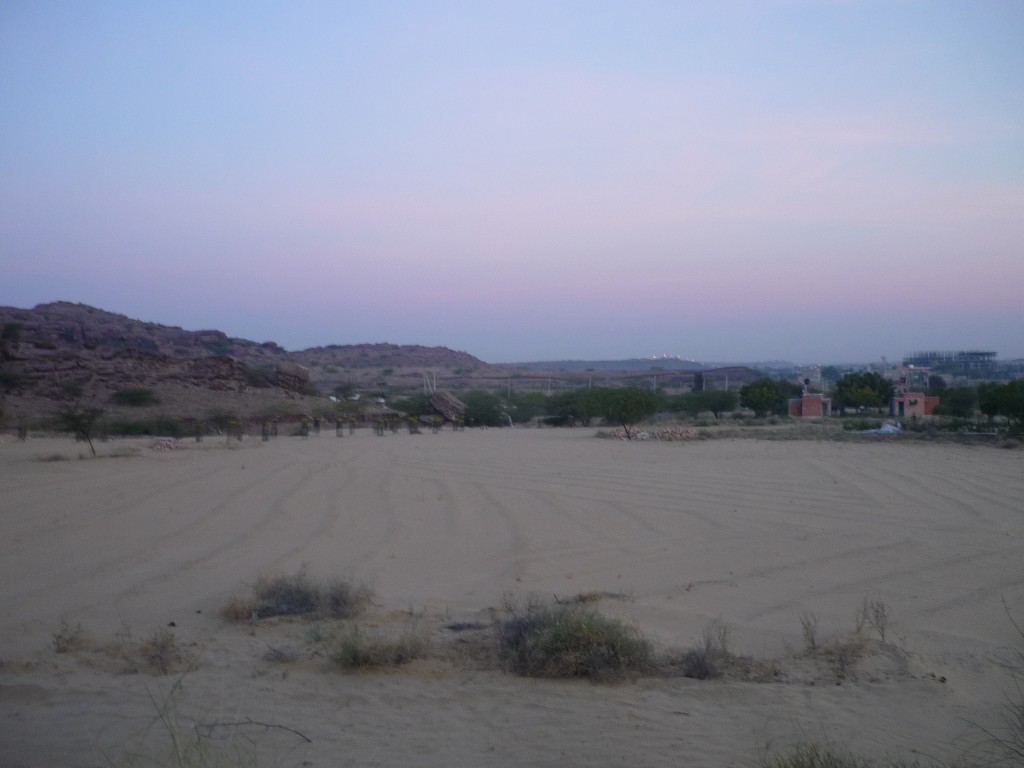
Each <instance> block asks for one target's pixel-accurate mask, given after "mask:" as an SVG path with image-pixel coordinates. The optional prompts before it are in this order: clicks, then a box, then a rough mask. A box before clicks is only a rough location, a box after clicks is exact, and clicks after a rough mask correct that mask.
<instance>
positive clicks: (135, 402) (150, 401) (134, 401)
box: [110, 387, 160, 408]
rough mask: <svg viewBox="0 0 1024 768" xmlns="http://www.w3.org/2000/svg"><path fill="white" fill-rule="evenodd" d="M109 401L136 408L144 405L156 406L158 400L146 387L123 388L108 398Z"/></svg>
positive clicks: (154, 393)
mask: <svg viewBox="0 0 1024 768" xmlns="http://www.w3.org/2000/svg"><path fill="white" fill-rule="evenodd" d="M110 399H111V400H112V401H113V402H114V403H116V404H117V405H127V406H131V407H134V408H138V407H141V406H145V405H156V404H157V403H159V402H160V398H159V397H158V396H157V394H156V392H154V391H153V390H152V389H148V388H146V387H125V388H124V389H119V390H117V391H116V392H115V393H114V394H112V395H111V396H110Z"/></svg>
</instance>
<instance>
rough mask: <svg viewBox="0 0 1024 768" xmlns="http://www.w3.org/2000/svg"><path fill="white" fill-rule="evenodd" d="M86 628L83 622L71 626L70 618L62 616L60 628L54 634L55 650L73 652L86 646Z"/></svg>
mask: <svg viewBox="0 0 1024 768" xmlns="http://www.w3.org/2000/svg"><path fill="white" fill-rule="evenodd" d="M85 642H86V636H85V629H83V627H82V625H81V624H75V625H74V626H71V624H69V623H68V620H67V619H65V618H64V617H63V616H61V617H60V629H58V630H57V631H56V632H54V634H53V650H54V651H56V652H57V653H72V652H73V651H78V650H81V649H82V648H84V647H85Z"/></svg>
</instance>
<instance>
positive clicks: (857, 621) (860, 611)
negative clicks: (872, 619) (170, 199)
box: [853, 597, 871, 635]
mask: <svg viewBox="0 0 1024 768" xmlns="http://www.w3.org/2000/svg"><path fill="white" fill-rule="evenodd" d="M870 612H871V606H870V605H869V604H868V599H867V597H865V598H864V599H863V600H862V601H861V604H860V605H859V606H858V607H857V611H856V613H854V617H853V630H854V632H856V633H857V634H858V635H859V634H860V633H861V632H863V631H864V625H865V624H867V621H868V614H869V613H870Z"/></svg>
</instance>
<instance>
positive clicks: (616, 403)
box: [590, 387, 658, 440]
mask: <svg viewBox="0 0 1024 768" xmlns="http://www.w3.org/2000/svg"><path fill="white" fill-rule="evenodd" d="M591 393H592V394H591V395H590V397H592V398H594V400H593V402H594V404H595V406H596V408H597V410H598V413H600V415H602V416H604V418H605V419H607V420H608V422H609V423H611V424H618V425H619V426H620V427H622V429H623V431H624V432H625V433H626V438H627V439H628V440H632V439H633V434H634V433H633V427H634V425H636V424H637V423H639V422H641V421H643V420H644V419H646V418H647V417H648V416H650V415H651V414H653V413H654V412H655V411H656V410H657V409H658V396H657V395H656V394H655V393H654V392H651V391H650V390H649V389H641V388H640V387H617V388H612V387H599V388H597V389H594V390H591Z"/></svg>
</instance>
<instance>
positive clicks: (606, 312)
mask: <svg viewBox="0 0 1024 768" xmlns="http://www.w3.org/2000/svg"><path fill="white" fill-rule="evenodd" d="M1022 39H1024V2H1020V1H1019V0H971V1H970V2H963V0H950V1H947V0H671V1H668V2H659V1H658V0H621V1H619V2H607V1H605V0H578V1H577V0H543V1H542V2H535V1H534V0H516V1H515V2H485V1H484V0H478V1H474V0H452V1H449V0H429V1H428V0H380V1H379V2H373V3H367V2H365V1H364V0H360V1H359V2H351V3H349V2H343V1H341V0H335V1H334V2H323V3H319V2H302V0H298V1H295V0H290V1H289V2H280V3H271V2H261V1H260V0H248V1H247V2H215V3H211V2H206V1H205V0H204V1H203V2H188V1H187V0H182V2H175V3H125V2H105V1H104V0H92V1H91V2H88V3H81V2H46V0H41V1H36V0H33V1H31V2H28V1H24V2H23V1H22V0H7V1H6V2H4V3H3V4H0V305H7V306H16V307H23V308H24V307H31V306H34V305H35V304H37V303H42V302H49V301H57V300H65V301H73V302H81V303H84V304H89V305H92V306H96V307H100V308H101V309H105V310H109V311H112V312H118V313H121V314H125V315H128V316H130V317H134V318H137V319H141V320H146V321H152V322H158V323H164V324H167V325H177V326H182V327H184V328H187V329H192V330H199V329H209V328H213V329H218V330H222V331H224V332H226V333H228V334H229V335H231V336H238V337H242V338H247V339H252V340H255V341H276V342H278V343H279V344H281V345H282V346H284V347H286V348H288V349H292V350H297V349H303V348H307V347H311V346H317V345H325V344H354V343H364V342H369V343H372V342H390V343H395V344H423V345H428V346H446V347H450V348H452V349H457V350H462V351H466V352H469V353H471V354H474V355H476V356H477V357H479V358H481V359H483V360H485V361H487V362H513V361H534V360H554V359H617V358H631V357H644V356H649V355H678V356H680V357H684V358H691V359H696V360H705V361H707V360H715V361H725V360H728V361H758V360H783V359H784V360H791V361H794V362H800V363H815V362H851V361H864V362H868V361H874V360H878V359H879V358H880V357H882V356H887V357H888V358H889V359H890V360H894V359H898V358H899V357H900V356H902V355H903V354H906V353H910V352H913V351H915V350H919V349H965V348H968V349H987V350H993V351H996V352H998V354H999V357H1000V358H1015V357H1024V45H1022V44H1021V40H1022Z"/></svg>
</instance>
